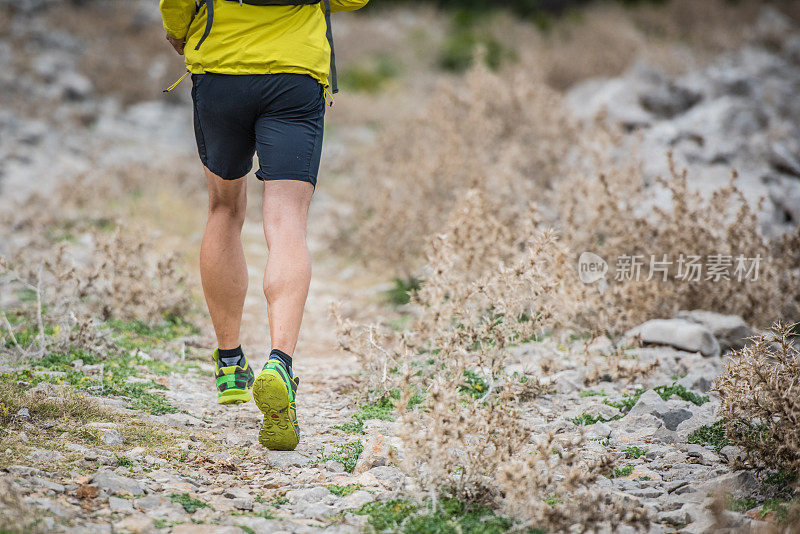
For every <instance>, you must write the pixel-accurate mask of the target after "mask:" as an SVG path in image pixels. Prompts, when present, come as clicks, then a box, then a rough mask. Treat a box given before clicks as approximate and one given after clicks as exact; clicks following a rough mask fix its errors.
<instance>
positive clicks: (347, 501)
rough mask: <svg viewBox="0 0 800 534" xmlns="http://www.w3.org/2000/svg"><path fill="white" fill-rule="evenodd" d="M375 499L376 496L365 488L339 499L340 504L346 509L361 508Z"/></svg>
mask: <svg viewBox="0 0 800 534" xmlns="http://www.w3.org/2000/svg"><path fill="white" fill-rule="evenodd" d="M374 500H375V496H374V495H373V494H372V493H370V492H368V491H364V490H356V491H354V492H353V493H351V494H350V495H348V496H347V497H345V498H344V499H341V500H340V501H339V506H340V507H341V508H342V509H344V510H351V509H353V508H361V507H362V506H364V505H365V504H367V503H370V502H372V501H374Z"/></svg>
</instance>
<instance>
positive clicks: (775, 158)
mask: <svg viewBox="0 0 800 534" xmlns="http://www.w3.org/2000/svg"><path fill="white" fill-rule="evenodd" d="M770 163H771V164H772V166H773V167H774V168H775V169H776V170H778V171H781V172H785V173H788V174H791V175H793V176H796V177H800V159H798V156H797V155H796V154H793V153H792V151H791V150H789V147H787V146H786V144H784V143H773V144H772V150H771V151H770Z"/></svg>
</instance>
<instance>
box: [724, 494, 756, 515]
mask: <svg viewBox="0 0 800 534" xmlns="http://www.w3.org/2000/svg"><path fill="white" fill-rule="evenodd" d="M756 506H758V501H757V500H755V499H734V498H733V496H731V495H728V498H727V499H726V500H725V508H727V509H728V510H732V511H734V512H746V511H748V510H752V509H753V508H755V507H756Z"/></svg>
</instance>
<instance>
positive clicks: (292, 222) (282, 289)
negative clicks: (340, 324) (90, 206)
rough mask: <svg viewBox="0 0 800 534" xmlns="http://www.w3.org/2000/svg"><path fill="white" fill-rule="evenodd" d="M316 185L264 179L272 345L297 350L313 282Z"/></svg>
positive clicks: (266, 280)
mask: <svg viewBox="0 0 800 534" xmlns="http://www.w3.org/2000/svg"><path fill="white" fill-rule="evenodd" d="M313 194H314V186H312V185H311V184H310V183H308V182H301V181H299V180H267V181H265V182H264V204H263V210H264V235H265V236H266V238H267V247H268V248H269V259H268V260H267V268H266V269H265V272H264V295H266V297H267V315H268V316H269V333H270V339H271V341H272V348H273V349H279V350H281V351H283V352H285V353H286V354H288V355H290V356H291V355H292V354H294V349H295V346H296V345H297V337H298V335H299V334H300V323H301V322H302V320H303V308H304V307H305V303H306V297H307V296H308V286H309V283H310V282H311V254H310V253H309V251H308V245H307V244H306V220H307V216H308V206H309V204H310V203H311V197H312V195H313Z"/></svg>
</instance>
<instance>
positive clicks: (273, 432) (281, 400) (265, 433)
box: [253, 369, 297, 451]
mask: <svg viewBox="0 0 800 534" xmlns="http://www.w3.org/2000/svg"><path fill="white" fill-rule="evenodd" d="M253 400H255V402H256V406H258V409H259V410H261V412H262V413H263V414H264V421H263V422H262V423H261V430H260V431H259V432H258V442H259V443H261V445H263V446H264V447H266V448H268V449H270V450H273V451H293V450H294V449H295V448H296V447H297V434H296V433H295V431H294V426H293V425H292V422H291V420H290V419H289V392H288V391H286V383H285V382H284V381H283V379H282V378H281V376H280V375H279V374H278V371H275V370H274V369H265V370H263V371H261V374H259V375H258V378H256V381H255V383H254V384H253Z"/></svg>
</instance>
